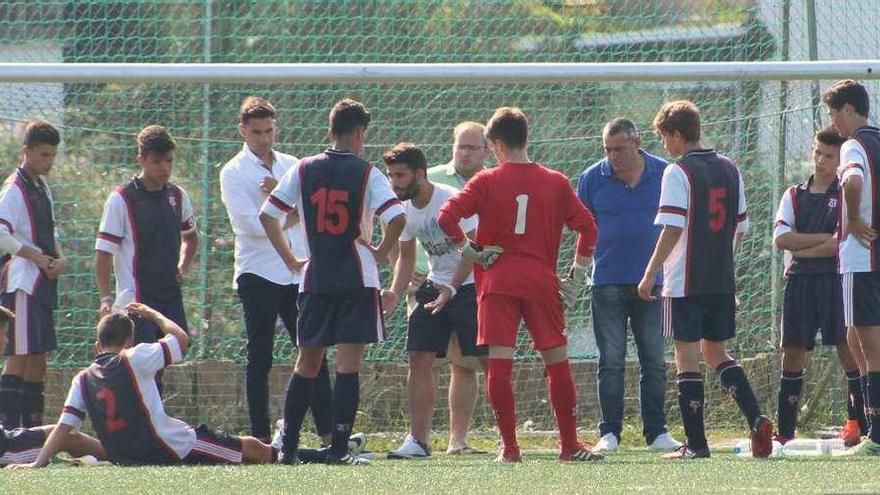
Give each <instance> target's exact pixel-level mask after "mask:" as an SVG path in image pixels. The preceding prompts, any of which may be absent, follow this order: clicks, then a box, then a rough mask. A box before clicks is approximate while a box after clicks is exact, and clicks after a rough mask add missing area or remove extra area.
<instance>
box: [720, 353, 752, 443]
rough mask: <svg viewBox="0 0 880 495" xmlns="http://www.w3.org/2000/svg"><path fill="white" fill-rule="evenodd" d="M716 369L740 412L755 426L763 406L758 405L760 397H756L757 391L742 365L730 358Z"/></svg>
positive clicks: (750, 424) (750, 425)
mask: <svg viewBox="0 0 880 495" xmlns="http://www.w3.org/2000/svg"><path fill="white" fill-rule="evenodd" d="M716 371H717V372H718V379H719V380H721V384H722V385H723V386H724V389H725V390H727V392H728V393H729V394H730V395H731V397H733V399H734V400H735V401H736V405H738V406H739V410H740V412H742V415H743V416H745V418H746V421H748V423H749V428H754V426H755V423H756V422H757V420H758V417H759V416H761V406H759V405H758V398H757V397H755V392H754V391H753V390H752V386H751V385H750V384H749V379H748V378H746V373H745V371H743V369H742V366H740V365H739V363H737V362H736V361H735V360H730V361H725V362H723V363H721V364H719V365H718V369H717V370H716Z"/></svg>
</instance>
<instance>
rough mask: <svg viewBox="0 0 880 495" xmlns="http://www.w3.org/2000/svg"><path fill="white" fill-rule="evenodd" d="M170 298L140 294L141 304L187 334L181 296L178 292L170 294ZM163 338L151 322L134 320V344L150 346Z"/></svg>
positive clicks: (156, 326) (139, 319)
mask: <svg viewBox="0 0 880 495" xmlns="http://www.w3.org/2000/svg"><path fill="white" fill-rule="evenodd" d="M171 296H172V297H167V298H155V297H151V296H149V295H147V294H141V302H142V303H143V304H146V305H147V306H149V307H151V308H153V309H155V310H156V311H158V312H159V313H161V314H162V316H164V317H165V318H168V319H169V320H171V321H173V322H174V323H177V325H178V326H180V328H182V329H183V331H184V332H187V333H189V329H188V327H187V324H186V311H185V310H184V309H183V295H182V294H181V293H180V292H178V293H177V294H172V295H171ZM162 336H163V334H162V331H161V330H159V326H158V325H156V323H155V322H153V320H145V319H141V318H134V343H135V345H137V344H144V343H146V344H152V343H153V342H157V341H158V340H159V339H161V338H162Z"/></svg>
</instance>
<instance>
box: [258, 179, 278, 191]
mask: <svg viewBox="0 0 880 495" xmlns="http://www.w3.org/2000/svg"><path fill="white" fill-rule="evenodd" d="M277 185H278V181H277V180H276V179H275V178H274V177H270V176H268V175H267V176H265V177H263V179H262V180H260V190H261V191H263V192H264V193H266V194H269V193H270V192H272V190H273V189H275V186H277Z"/></svg>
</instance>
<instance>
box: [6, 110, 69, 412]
mask: <svg viewBox="0 0 880 495" xmlns="http://www.w3.org/2000/svg"><path fill="white" fill-rule="evenodd" d="M60 142H61V138H60V136H59V134H58V130H57V129H56V128H55V127H54V126H52V124H49V123H48V122H45V121H40V120H38V121H33V122H30V123H28V124H27V127H26V128H25V131H24V139H23V147H22V154H23V158H22V162H21V164H20V165H19V166H18V168H17V169H16V170H15V172H14V173H13V174H12V175H10V176H9V177H8V178H7V179H6V182H5V183H4V185H3V189H2V190H0V251H2V252H3V253H4V254H10V255H12V258H11V260H10V261H9V262H8V263H7V264H6V267H5V268H4V270H3V277H2V292H3V293H2V295H0V304H2V305H3V306H5V307H6V308H9V309H10V310H11V311H12V312H13V313H16V314H18V318H16V319H15V323H14V324H13V325H9V326H8V329H7V330H6V332H7V333H8V334H9V335H8V337H9V338H8V340H7V342H6V345H5V346H4V354H5V355H6V356H7V357H8V359H7V360H6V364H5V366H4V368H3V375H2V376H0V423H2V424H3V425H4V426H6V428H16V427H19V426H24V427H25V428H28V427H32V426H39V425H42V424H43V401H44V394H43V380H44V379H45V377H46V354H47V353H48V352H49V351H53V350H55V349H56V348H57V341H56V337H55V318H54V315H53V311H54V309H55V307H56V306H57V302H58V277H59V276H60V275H61V274H62V273H64V272H65V271H67V266H68V264H67V259H66V258H64V256H63V255H62V253H61V248H60V246H59V244H58V238H57V233H56V231H55V213H54V200H53V197H52V191H51V189H50V188H49V185H48V184H47V183H46V176H47V175H48V174H49V172H50V171H51V170H52V164H53V162H54V160H55V155H56V154H57V151H58V144H59V143H60Z"/></svg>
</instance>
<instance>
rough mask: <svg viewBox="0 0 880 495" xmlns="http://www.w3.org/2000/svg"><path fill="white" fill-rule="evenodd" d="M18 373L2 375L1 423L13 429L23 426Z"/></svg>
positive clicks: (20, 383) (21, 381)
mask: <svg viewBox="0 0 880 495" xmlns="http://www.w3.org/2000/svg"><path fill="white" fill-rule="evenodd" d="M23 382H24V380H22V379H21V377H20V376H16V375H3V376H0V424H2V425H3V426H4V427H5V428H6V429H8V430H11V429H14V428H18V427H20V426H21V393H22V392H21V387H22V383H23Z"/></svg>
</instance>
